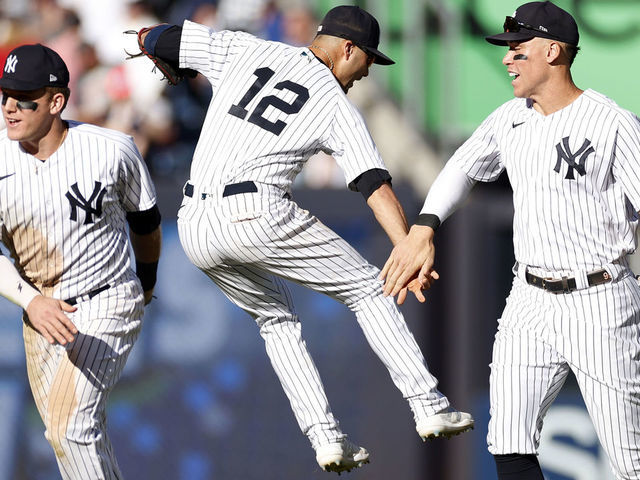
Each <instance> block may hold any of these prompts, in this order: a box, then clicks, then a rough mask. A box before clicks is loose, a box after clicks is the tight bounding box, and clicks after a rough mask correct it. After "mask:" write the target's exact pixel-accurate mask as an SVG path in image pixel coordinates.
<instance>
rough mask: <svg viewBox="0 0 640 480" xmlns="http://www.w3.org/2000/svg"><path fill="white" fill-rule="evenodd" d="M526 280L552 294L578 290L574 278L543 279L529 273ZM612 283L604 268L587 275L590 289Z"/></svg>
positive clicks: (526, 274) (526, 273)
mask: <svg viewBox="0 0 640 480" xmlns="http://www.w3.org/2000/svg"><path fill="white" fill-rule="evenodd" d="M524 275H525V278H526V279H527V283H528V284H529V285H533V286H534V287H538V288H541V289H543V290H546V291H548V292H551V293H569V292H572V291H574V290H576V279H575V278H573V277H562V278H558V279H555V278H543V277H538V276H537V275H534V274H532V273H529V272H528V271H527V272H525V274H524ZM610 281H611V275H610V274H609V272H607V271H606V270H605V269H604V268H601V269H599V270H594V271H593V272H589V273H587V283H588V284H589V286H590V287H593V286H595V285H601V284H603V283H607V282H610Z"/></svg>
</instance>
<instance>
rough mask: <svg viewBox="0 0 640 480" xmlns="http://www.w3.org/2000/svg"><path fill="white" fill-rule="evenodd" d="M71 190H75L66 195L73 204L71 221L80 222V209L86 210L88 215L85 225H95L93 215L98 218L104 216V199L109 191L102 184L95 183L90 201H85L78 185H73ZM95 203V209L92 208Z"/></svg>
mask: <svg viewBox="0 0 640 480" xmlns="http://www.w3.org/2000/svg"><path fill="white" fill-rule="evenodd" d="M71 190H73V193H71V192H67V193H66V195H65V196H66V197H67V199H68V200H69V203H70V204H71V218H70V219H71V220H73V221H74V222H77V221H78V208H81V209H82V210H84V212H85V214H86V216H85V219H84V224H85V225H89V224H91V223H93V215H95V216H96V217H99V216H100V215H102V198H103V197H104V194H105V193H107V189H106V188H102V183H100V182H97V181H96V182H95V185H94V187H93V192H92V193H91V196H90V197H89V198H88V199H85V198H84V196H83V195H82V193H80V189H79V188H78V184H77V183H74V184H73V185H71ZM74 195H75V196H74ZM94 201H95V207H93V206H92V204H93V203H94Z"/></svg>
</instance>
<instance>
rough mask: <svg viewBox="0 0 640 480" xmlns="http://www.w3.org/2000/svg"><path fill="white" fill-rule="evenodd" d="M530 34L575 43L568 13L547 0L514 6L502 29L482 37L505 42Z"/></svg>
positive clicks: (577, 37)
mask: <svg viewBox="0 0 640 480" xmlns="http://www.w3.org/2000/svg"><path fill="white" fill-rule="evenodd" d="M533 37H542V38H550V39H552V40H559V41H561V42H564V43H568V44H569V45H574V46H576V45H578V41H579V40H580V35H579V34H578V25H577V24H576V21H575V20H574V18H573V17H572V16H571V14H570V13H568V12H566V11H565V10H563V9H561V8H560V7H558V6H557V5H554V4H553V3H551V2H530V3H525V4H524V5H522V6H520V7H518V9H517V10H516V11H515V13H514V14H513V16H512V17H507V18H506V20H505V22H504V33H499V34H497V35H491V36H489V37H486V40H487V42H489V43H492V44H494V45H502V46H505V45H507V44H508V42H523V41H525V40H530V39H532V38H533Z"/></svg>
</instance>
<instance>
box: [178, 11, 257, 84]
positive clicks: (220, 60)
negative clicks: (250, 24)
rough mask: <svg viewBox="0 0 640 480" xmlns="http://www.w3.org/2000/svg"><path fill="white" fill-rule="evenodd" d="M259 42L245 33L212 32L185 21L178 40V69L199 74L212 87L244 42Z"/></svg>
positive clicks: (204, 27)
mask: <svg viewBox="0 0 640 480" xmlns="http://www.w3.org/2000/svg"><path fill="white" fill-rule="evenodd" d="M252 41H253V42H256V41H258V39H257V38H256V37H254V36H253V35H250V34H248V33H245V32H233V31H229V30H222V31H219V32H218V31H215V30H212V29H210V28H208V27H206V26H204V25H200V24H199V23H194V22H191V21H189V20H185V21H184V23H183V25H182V36H181V37H180V65H179V66H180V68H190V69H192V70H196V71H197V72H200V73H201V74H202V75H204V76H205V77H207V78H208V79H209V81H210V82H211V83H212V84H213V83H215V81H216V80H218V79H219V78H220V74H221V72H222V69H223V67H224V65H225V64H226V63H227V62H229V60H230V57H232V56H234V55H236V54H237V53H238V52H239V51H240V50H241V49H242V46H243V44H244V43H251V42H252Z"/></svg>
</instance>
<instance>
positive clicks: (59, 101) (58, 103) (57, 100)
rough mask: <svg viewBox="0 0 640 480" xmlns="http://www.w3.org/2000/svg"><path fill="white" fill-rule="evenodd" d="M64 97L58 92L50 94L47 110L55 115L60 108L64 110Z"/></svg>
mask: <svg viewBox="0 0 640 480" xmlns="http://www.w3.org/2000/svg"><path fill="white" fill-rule="evenodd" d="M64 103H65V98H64V95H63V94H62V93H60V92H57V93H54V94H53V95H51V99H50V100H49V111H50V112H51V114H52V115H56V114H58V113H60V112H62V110H64Z"/></svg>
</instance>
